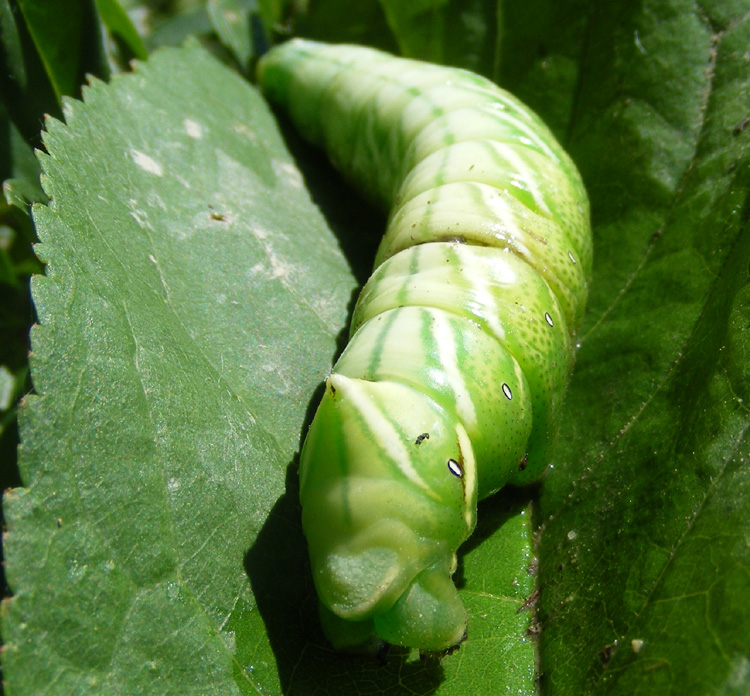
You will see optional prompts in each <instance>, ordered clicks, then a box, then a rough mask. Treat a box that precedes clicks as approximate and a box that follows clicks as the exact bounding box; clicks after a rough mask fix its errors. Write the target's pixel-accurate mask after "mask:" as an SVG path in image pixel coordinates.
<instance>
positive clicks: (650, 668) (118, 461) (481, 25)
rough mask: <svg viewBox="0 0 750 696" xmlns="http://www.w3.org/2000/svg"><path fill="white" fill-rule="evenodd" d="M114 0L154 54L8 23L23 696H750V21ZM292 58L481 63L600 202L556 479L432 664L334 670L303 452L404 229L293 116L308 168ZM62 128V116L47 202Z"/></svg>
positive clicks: (8, 399)
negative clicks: (287, 105) (294, 52)
mask: <svg viewBox="0 0 750 696" xmlns="http://www.w3.org/2000/svg"><path fill="white" fill-rule="evenodd" d="M122 4H123V6H125V7H127V9H129V10H130V11H131V15H130V16H131V18H133V19H134V20H135V26H136V27H137V28H138V30H139V32H140V38H138V36H137V35H135V34H134V33H133V32H132V31H131V29H132V26H131V25H130V24H129V22H127V21H125V20H123V15H122V13H118V8H119V5H118V4H117V3H115V2H112V1H109V2H96V3H94V2H82V1H79V0H75V1H73V0H66V2H65V3H59V2H50V3H45V2H37V3H34V8H33V12H32V11H31V9H30V5H31V3H26V2H23V1H22V0H2V2H0V28H1V29H2V45H3V53H2V56H0V57H1V58H2V61H3V69H4V70H3V74H4V75H6V76H10V77H8V78H6V82H4V83H3V84H2V86H0V90H2V91H1V92H0V95H2V98H3V103H4V109H5V111H4V113H3V115H2V117H0V123H1V125H2V127H1V128H0V137H1V138H2V140H1V141H0V167H1V170H0V175H2V179H3V180H4V181H5V184H4V193H5V201H4V203H3V204H2V206H0V226H1V227H0V231H2V234H3V235H4V236H3V237H2V239H1V240H0V241H2V244H0V291H1V292H2V295H1V296H0V301H2V313H1V314H0V330H2V341H0V346H2V349H1V350H0V363H1V366H2V367H3V368H4V369H3V370H2V371H1V372H0V397H2V398H1V399H0V410H1V411H2V416H3V420H2V432H1V433H0V434H1V435H2V450H1V454H2V475H3V481H4V484H5V486H9V485H13V486H17V485H18V484H19V482H20V481H22V482H23V484H24V485H25V486H27V488H26V489H20V488H16V489H14V490H13V491H12V492H9V493H6V495H5V499H4V514H5V515H6V523H7V525H8V531H7V534H6V535H5V537H4V545H5V551H6V563H7V574H8V580H9V584H10V589H9V592H8V594H10V593H11V592H12V594H13V598H12V599H10V600H6V602H5V603H4V604H3V617H2V632H3V640H4V642H5V648H4V653H3V669H4V677H5V680H6V691H7V693H9V694H23V695H25V694H36V693H44V692H50V693H56V694H66V693H92V694H94V693H95V694H132V693H154V694H157V693H158V694H167V693H179V694H199V693H200V694H214V693H216V694H227V693H294V694H312V693H330V694H336V693H346V694H350V693H353V692H364V693H373V694H376V693H390V694H402V693H409V694H427V693H432V692H435V693H439V694H450V693H457V694H475V693H476V694H488V693H489V694H495V693H505V692H506V690H507V689H509V688H511V687H513V689H514V690H515V691H518V690H519V689H523V690H525V691H524V692H525V693H530V692H533V690H534V689H538V690H539V692H541V693H547V694H553V695H556V694H570V695H571V696H572V695H575V696H578V695H580V694H591V693H602V694H628V695H629V694H655V693H659V694H680V695H682V694H746V693H749V692H750V601H748V599H749V598H750V573H748V568H750V544H749V543H748V539H750V473H749V469H748V457H749V456H750V451H749V448H748V439H747V431H748V423H750V418H748V410H747V404H748V403H749V402H748V398H749V395H748V387H749V386H750V367H749V366H750V359H749V358H750V306H749V303H750V295H749V293H750V290H749V289H748V288H749V285H748V266H749V263H750V232H749V231H748V217H749V216H750V204H749V203H748V191H749V190H750V167H749V166H748V165H749V159H750V140H749V138H750V122H748V118H750V108H749V107H748V100H747V95H748V94H750V55H749V54H748V48H747V47H748V46H750V3H748V2H747V0H742V1H740V0H723V1H721V2H719V1H714V2H708V3H703V4H702V5H701V6H696V5H694V4H693V3H689V2H686V1H684V0H641V1H640V2H630V1H626V0H622V1H620V0H615V1H614V2H608V3H596V2H591V3H583V2H576V1H571V2H546V1H545V0H539V1H535V2H531V3H515V2H488V1H485V0H468V1H459V0H453V1H450V0H443V1H438V0H419V1H415V2H409V3H404V2H402V1H401V0H381V1H380V2H374V1H362V2H357V3H350V2H343V1H342V0H309V2H303V0H297V1H296V2H282V1H281V0H277V1H276V2H273V1H265V2H261V1H258V2H256V1H255V0H215V1H211V2H208V3H203V2H198V1H192V0H181V1H178V0H172V1H167V0H165V1H164V2H160V3H152V4H151V6H150V7H149V8H145V7H144V6H141V5H139V4H138V3H136V2H131V3H122ZM45 8H46V10H45ZM66 9H67V12H65V10H66ZM146 10H147V11H146ZM60 12H63V15H64V18H65V21H62V20H61V19H60V14H59V13H60ZM92 22H93V23H94V25H95V26H97V27H98V26H99V24H98V23H99V22H102V25H101V26H102V28H103V29H104V31H103V32H100V31H98V30H97V31H96V32H94V33H92V32H91V29H90V27H91V25H92ZM87 27H88V29H87ZM50 28H55V31H50ZM289 35H304V36H310V37H313V38H318V39H322V40H328V41H354V42H359V43H365V44H368V45H373V46H378V47H382V48H386V49H388V50H392V51H395V52H400V53H404V54H406V55H411V56H415V57H419V58H423V59H427V60H433V61H437V62H443V63H447V64H451V65H459V66H462V67H468V68H470V69H472V70H475V71H478V72H481V73H483V74H485V75H487V76H488V77H490V78H492V79H494V80H496V81H498V82H499V84H501V85H502V86H504V87H506V88H508V89H510V90H511V91H513V92H515V93H516V94H517V95H518V96H519V97H520V98H522V99H523V100H525V101H526V102H527V103H529V104H530V105H531V106H532V107H533V108H535V109H536V110H537V111H538V112H539V113H540V114H541V115H542V116H543V118H544V119H545V120H546V121H547V122H548V123H549V124H550V126H551V127H552V128H553V130H554V131H555V132H556V134H557V135H558V136H559V137H560V138H561V140H562V141H563V142H564V143H565V144H566V147H567V148H568V149H569V151H570V152H571V154H572V155H573V157H574V159H575V160H576V162H577V163H578V165H579V167H580V169H581V172H582V174H583V177H584V180H585V182H586V184H587V188H588V190H589V193H590V198H591V203H592V213H593V223H594V236H595V268H594V278H593V283H592V287H591V295H590V300H589V305H588V311H587V314H586V317H585V320H584V326H583V328H582V331H581V333H580V336H579V340H580V344H581V347H580V351H579V355H578V362H577V367H576V372H575V374H574V378H573V381H572V384H571V387H570V390H569V394H568V397H567V401H566V414H565V420H564V424H563V428H562V433H563V435H562V437H561V441H560V444H559V447H558V451H557V454H556V457H555V462H554V466H553V468H552V470H551V471H550V473H549V475H548V476H547V478H546V479H545V481H544V482H543V483H542V484H541V486H539V487H538V488H536V489H533V490H530V491H516V492H509V493H507V494H504V495H501V496H499V497H498V498H496V499H494V500H492V501H488V502H487V503H486V504H484V505H483V506H482V507H481V508H480V511H479V513H480V515H479V516H480V528H479V529H478V532H477V535H476V536H475V537H474V538H473V539H472V540H471V541H470V542H469V545H468V548H467V549H466V550H465V556H464V559H463V563H462V569H461V571H460V578H459V581H460V582H462V583H463V587H464V589H463V591H464V593H465V596H466V597H467V599H468V602H469V604H470V611H471V612H472V615H473V616H475V617H478V618H477V620H475V621H474V624H473V629H472V630H473V633H472V634H471V639H470V641H469V643H468V644H467V646H466V647H465V648H464V649H462V650H461V651H459V653H457V654H456V655H454V656H452V657H451V658H448V659H447V660H444V661H443V663H442V664H440V665H437V664H431V663H419V662H414V661H413V660H411V659H409V658H407V657H406V656H404V655H401V654H395V655H391V656H390V659H389V661H388V663H387V665H385V666H381V665H379V664H378V663H377V662H374V661H363V660H357V659H355V660H347V659H345V658H341V657H340V656H336V655H333V654H332V653H330V652H329V651H327V649H326V648H325V644H324V643H323V642H322V640H321V638H320V635H319V632H318V629H317V626H316V623H315V619H314V598H313V596H312V593H311V588H310V583H309V578H308V576H307V573H308V572H309V571H308V570H307V566H306V559H305V555H304V543H303V540H302V538H301V533H300V531H299V519H298V518H299V513H298V509H297V501H296V474H295V466H296V459H295V453H296V452H297V450H298V447H299V442H300V436H301V434H302V432H303V431H304V426H305V423H306V422H309V417H310V410H311V408H312V407H313V406H314V404H315V402H316V399H315V396H314V392H315V389H316V386H317V385H318V384H319V382H320V380H321V378H322V376H323V375H324V374H325V370H326V369H327V368H328V367H329V366H330V364H331V362H332V360H333V358H334V356H335V354H336V350H337V346H340V343H341V336H343V335H344V333H345V325H346V318H347V311H348V309H349V306H350V302H351V299H352V296H353V293H354V292H355V290H356V287H357V285H358V284H361V282H362V281H363V280H364V279H365V278H366V276H367V273H368V269H369V266H370V263H371V259H372V254H373V249H374V245H375V244H376V243H377V237H378V235H379V233H380V232H379V230H380V229H381V227H382V220H381V219H380V218H378V217H376V216H374V214H373V212H372V211H371V210H369V209H367V208H366V207H364V205H363V204H362V203H361V202H360V201H359V200H358V199H356V197H354V196H352V195H351V193H350V192H349V191H347V190H346V189H345V188H344V187H343V185H342V184H341V182H340V181H339V180H338V179H337V178H336V175H335V174H334V173H333V172H332V171H331V169H330V167H329V166H328V165H327V163H326V162H325V161H324V158H322V157H321V156H320V155H319V154H318V153H315V152H313V151H312V150H310V149H309V148H307V147H306V146H304V144H302V143H300V142H299V141H298V140H297V139H296V138H295V136H294V134H293V133H291V132H289V131H288V129H287V128H286V124H285V123H284V122H283V120H282V121H281V126H282V129H283V132H284V134H285V137H286V146H287V147H288V148H290V149H291V151H292V153H293V156H294V161H295V162H296V164H297V166H299V167H300V169H301V170H302V173H303V174H304V180H303V179H302V178H300V175H299V173H297V172H296V169H295V168H294V166H293V165H292V160H291V159H290V157H289V155H288V153H287V152H286V150H285V146H284V145H283V144H282V141H281V140H280V139H279V136H278V134H277V133H276V130H275V125H274V120H273V119H272V117H271V115H270V113H268V112H267V111H266V108H265V106H264V105H263V102H262V100H261V99H260V98H259V97H258V96H257V94H255V93H253V92H252V90H251V89H250V88H249V87H248V86H247V84H246V82H245V81H243V79H241V78H240V77H239V75H242V76H244V77H245V78H248V77H251V76H252V66H253V57H254V56H255V55H257V53H258V52H259V51H261V50H263V48H264V47H265V46H266V45H268V44H269V43H271V42H273V41H275V40H278V39H280V38H283V37H285V36H289ZM188 37H192V38H193V43H191V45H190V47H189V48H186V49H181V50H180V51H170V52H166V53H158V54H156V55H153V57H152V58H151V59H150V60H149V62H148V63H147V64H146V65H145V66H141V67H140V68H139V69H138V71H137V72H136V74H135V76H127V75H126V76H122V77H117V78H115V80H114V82H113V84H112V85H111V86H108V85H106V84H104V83H97V84H96V85H95V87H94V88H93V89H90V90H89V91H88V93H87V94H86V96H85V99H86V104H85V106H84V105H82V104H80V103H78V102H71V103H69V105H68V106H66V107H63V102H62V101H61V97H62V95H63V94H70V95H72V96H79V89H80V85H81V81H82V77H81V76H82V74H84V73H86V72H87V73H90V74H94V75H98V76H99V77H101V78H102V79H107V78H109V76H110V73H118V72H119V71H123V70H125V71H127V70H129V68H128V60H130V58H132V57H133V56H142V55H145V54H144V52H145V51H146V50H148V51H149V52H153V51H154V50H156V49H157V48H159V47H160V46H165V45H172V46H174V45H179V44H181V43H182V42H183V41H184V40H185V39H186V38H188ZM195 38H197V39H199V40H200V42H201V43H202V45H203V46H204V48H205V49H208V50H209V51H211V52H212V53H213V54H214V56H215V58H209V57H208V55H207V54H206V53H205V51H204V50H199V49H198V48H197V47H196V46H195V43H194V39H195ZM144 46H145V48H144ZM73 48H74V49H75V50H72V49H73ZM63 54H64V56H65V60H62V59H59V58H54V59H51V58H49V56H59V55H63ZM221 63H224V65H225V66H229V68H228V67H224V66H222V65H221ZM233 71H234V72H233ZM8 80H10V82H9V81H8ZM44 112H47V113H52V114H53V115H55V116H58V117H62V115H63V113H64V114H65V121H66V122H67V127H66V126H62V125H61V124H59V123H52V124H50V126H49V134H48V135H47V136H45V142H46V147H47V148H48V149H49V151H50V153H51V154H52V157H51V158H49V157H47V156H43V157H42V159H43V161H44V162H45V171H46V176H47V181H46V183H45V190H46V192H47V194H52V195H53V197H54V198H55V204H54V206H53V207H52V208H47V207H46V206H45V204H46V202H47V198H46V195H45V193H44V192H43V191H42V190H41V188H40V185H39V180H38V175H39V167H38V165H37V163H36V161H35V160H34V158H33V156H32V151H31V145H34V146H39V144H40V142H41V141H40V139H39V129H40V124H41V123H42V114H43V113H44ZM186 120H187V121H188V125H186V124H185V121H186ZM192 121H195V122H200V123H201V124H202V125H203V126H204V130H203V131H202V132H201V135H202V139H198V138H196V137H195V131H194V127H193V126H190V125H189V123H191V122H192ZM206 124H210V127H209V128H206ZM241 124H246V125H247V126H248V128H249V129H245V128H243V127H242V126H241ZM191 133H192V135H191ZM248 133H254V134H255V136H254V138H253V137H250V136H248ZM158 143H161V145H158ZM147 148H152V149H150V150H148V153H149V157H151V156H152V155H153V158H152V159H149V158H146V159H144V158H143V157H142V156H141V155H142V154H143V152H144V150H146V149H147ZM134 152H135V154H134ZM155 152H156V153H158V155H159V156H158V157H156V155H155V154H154V153H155ZM138 153H141V155H139V154H138ZM134 162H140V165H139V167H140V171H139V172H138V175H137V176H135V175H134V174H133V171H137V168H135V169H134V167H133V163H134ZM154 163H156V164H154ZM159 163H161V166H162V170H161V173H160V174H159V173H155V172H158V165H159ZM306 191H307V192H309V193H310V194H311V195H312V196H313V198H314V200H315V203H316V204H317V205H318V206H319V207H320V209H321V211H322V213H323V215H324V216H325V220H324V218H323V217H322V216H320V215H319V214H318V213H317V212H316V211H315V209H314V208H313V207H312V206H311V204H310V201H309V200H308V199H307V193H306ZM32 201H37V202H38V203H39V205H40V207H39V208H37V211H36V213H35V217H34V223H33V224H32V221H31V219H30V217H29V215H28V208H27V204H28V203H29V202H32ZM329 227H330V228H332V229H333V232H334V234H331V232H330V231H329ZM300 231H304V233H303V234H302V235H301V236H300V237H297V238H295V237H294V236H293V233H295V234H297V235H299V234H300ZM188 232H189V233H190V234H189V235H188V234H187V233H188ZM37 234H38V235H39V236H40V237H42V242H43V243H42V244H41V246H40V247H38V249H37V251H38V253H39V257H40V258H41V259H42V261H45V262H47V264H48V265H47V268H46V277H45V278H44V279H41V278H37V279H36V280H35V281H34V302H35V309H36V312H37V313H38V321H39V324H40V325H41V326H40V328H38V329H35V330H34V331H35V333H34V334H33V335H32V338H33V342H32V346H33V348H34V356H33V359H32V363H31V365H32V374H31V377H32V382H33V389H34V390H35V391H36V393H37V394H38V395H40V396H35V397H32V398H30V399H29V400H28V404H27V405H26V406H24V408H23V409H22V414H23V415H22V418H21V441H22V443H23V448H22V452H21V456H20V463H21V468H20V481H19V473H18V469H17V468H16V466H15V457H14V456H13V455H14V452H13V449H14V444H15V436H16V427H15V404H16V401H17V399H18V397H19V396H21V395H22V394H24V393H25V392H28V391H29V390H30V389H31V388H32V382H29V381H28V378H27V366H26V361H25V359H24V358H25V353H26V347H27V343H26V341H27V338H26V331H25V327H27V326H28V325H29V324H30V322H31V320H32V312H33V310H32V306H31V304H30V301H29V294H28V289H27V288H28V286H27V282H28V278H29V276H30V275H31V274H32V273H38V272H39V271H40V270H41V264H40V262H39V261H38V260H37V259H36V258H35V257H34V255H33V254H32V252H31V247H30V244H31V242H32V241H33V240H34V239H35V235H37ZM187 237H190V240H191V241H190V243H189V244H187V243H186V242H185V239H186V238H187ZM299 239H303V240H304V243H302V242H300V241H299ZM151 257H153V259H152V258H151ZM258 264H261V265H258ZM269 264H270V266H269ZM269 267H270V268H271V272H270V273H268V271H267V268H269ZM253 268H255V269H256V270H255V272H253V273H251V272H250V271H251V270H252V269H253ZM263 269H266V270H263ZM337 340H338V342H337ZM532 531H533V532H534V534H535V541H536V546H535V552H536V555H537V557H538V572H537V575H536V576H535V578H536V581H537V583H538V587H539V589H540V594H539V598H538V601H537V604H536V618H535V621H534V624H533V626H532V630H533V631H535V630H537V629H538V630H539V635H538V638H537V639H536V641H537V642H536V643H531V642H530V641H531V639H530V638H529V639H528V641H527V643H525V644H524V645H516V649H517V650H516V652H513V651H512V650H510V649H509V648H508V646H509V645H513V643H512V642H510V643H509V642H508V641H507V639H504V638H503V635H504V633H506V634H508V635H514V634H515V633H517V631H518V629H517V625H514V624H513V623H512V621H511V622H510V623H508V624H504V623H502V622H500V620H499V618H498V617H499V616H500V607H501V606H502V605H503V604H504V602H505V600H506V599H507V600H510V601H508V608H509V611H508V614H509V615H510V616H513V615H515V611H516V609H517V608H518V606H519V605H520V604H521V603H522V599H519V597H520V598H523V597H524V596H525V594H527V591H526V588H527V587H528V583H529V582H530V579H529V578H528V577H525V578H521V579H520V580H519V584H518V588H517V591H518V597H515V598H510V597H505V595H504V594H503V590H502V587H503V584H502V580H503V578H506V579H507V577H508V576H509V574H510V576H511V577H512V574H513V573H514V572H516V570H514V564H513V562H511V561H510V560H509V559H512V558H513V557H514V554H515V553H518V552H519V549H521V550H522V549H523V548H525V546H524V545H525V544H528V540H529V534H530V533H531V532H532ZM513 540H515V541H513ZM115 561H116V562H115ZM521 616H522V617H523V615H521ZM523 618H524V620H526V623H527V625H528V618H527V617H523ZM514 632H515V633H514ZM532 645H533V646H536V649H537V655H538V661H539V662H538V677H539V678H538V680H537V681H536V682H534V681H533V679H530V677H529V675H530V674H531V670H533V655H531V653H530V652H529V651H528V648H529V646H532ZM524 649H526V650H525V651H524ZM506 650H507V652H506ZM529 655H531V658H530V657H529ZM530 660H531V661H530ZM515 679H518V681H514V680H515Z"/></svg>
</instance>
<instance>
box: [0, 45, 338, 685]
mask: <svg viewBox="0 0 750 696" xmlns="http://www.w3.org/2000/svg"><path fill="white" fill-rule="evenodd" d="M65 115H66V121H67V125H65V126H63V125H62V124H60V123H58V122H52V123H50V127H49V130H48V133H47V135H46V138H45V143H46V146H47V148H48V151H49V153H50V155H49V156H48V157H44V158H43V170H44V180H45V187H46V190H47V193H48V194H49V195H50V197H51V199H52V201H53V203H52V205H51V207H49V208H47V207H44V206H39V207H38V208H37V209H36V211H35V220H36V224H37V229H38V233H39V236H40V239H41V245H39V246H38V247H37V249H38V252H39V255H40V256H41V257H42V258H43V260H44V261H46V263H47V273H46V276H45V277H43V278H42V277H37V278H36V279H35V282H34V286H33V292H34V300H35V303H36V308H37V312H38V316H39V324H40V326H38V327H37V328H36V329H35V330H34V332H33V336H32V341H33V350H34V353H33V359H32V364H33V374H34V385H35V388H36V391H37V396H34V397H30V398H29V399H28V400H27V402H26V405H25V407H24V408H23V409H22V428H23V435H22V451H21V457H20V467H21V473H22V476H23V479H24V483H25V484H26V486H27V488H25V489H20V490H17V491H14V492H11V493H9V494H8V495H7V496H6V500H5V512H6V516H7V517H6V519H7V525H8V531H7V533H6V535H5V553H6V563H7V577H8V581H9V584H10V585H11V587H12V589H13V591H14V594H15V596H14V597H13V598H12V600H10V601H9V602H8V603H7V604H6V606H5V611H4V614H5V615H4V618H3V635H4V639H5V642H6V649H5V653H4V673H5V678H6V680H7V683H8V685H9V691H10V692H11V693H18V694H36V693H43V692H45V691H49V689H53V690H54V692H55V693H57V694H65V693H92V694H93V693H97V694H101V693H154V694H156V693H160V694H166V693H180V694H185V693H216V694H227V693H232V692H237V693H249V692H253V691H255V690H256V689H257V688H259V687H260V686H263V687H264V688H270V685H272V684H273V682H274V678H275V667H274V665H273V660H272V659H271V653H270V651H269V649H268V647H267V645H266V647H265V648H264V647H263V634H264V629H263V622H262V618H261V617H260V616H259V615H258V612H257V607H256V602H255V601H254V600H253V595H252V592H251V589H250V582H249V580H248V576H247V573H246V571H245V566H244V563H245V560H244V559H245V555H246V553H247V551H248V549H249V548H250V546H251V545H252V543H253V539H254V537H255V536H256V535H257V534H258V531H259V530H260V529H261V528H262V527H263V525H265V524H267V523H268V517H269V513H270V512H271V510H272V508H273V506H274V502H275V501H276V499H277V498H278V497H279V496H280V495H281V494H282V493H283V491H284V487H285V478H286V470H287V468H288V467H291V468H292V469H293V468H294V465H293V464H292V460H293V457H294V454H295V451H296V449H297V447H298V442H299V434H300V432H301V429H302V427H303V424H304V422H305V414H306V410H307V408H308V402H309V400H310V396H311V394H312V393H313V391H314V390H315V387H316V385H317V383H318V382H319V381H320V380H321V378H322V377H323V375H324V374H325V371H326V369H327V366H328V365H329V364H330V360H331V358H332V356H333V354H334V351H335V346H336V343H335V336H336V333H337V332H338V331H339V330H340V328H341V326H342V325H343V323H344V321H345V317H346V307H347V303H348V301H349V297H350V293H351V290H352V287H353V280H352V277H351V275H350V273H349V272H348V270H347V267H346V265H345V263H344V261H343V257H342V255H341V253H340V252H339V251H338V249H337V244H336V242H335V240H334V239H333V237H332V236H331V234H330V232H328V231H327V228H326V227H325V225H324V223H323V221H322V218H321V217H320V215H319V213H317V211H316V210H315V208H314V207H313V206H312V204H311V202H310V200H309V198H308V196H307V194H306V193H305V191H304V187H303V184H302V179H301V176H300V173H299V171H298V170H297V168H296V167H295V166H294V165H293V164H292V162H291V161H290V159H289V157H288V155H287V154H286V152H285V150H284V147H283V145H282V144H281V141H280V139H279V137H278V135H277V133H276V131H275V127H274V125H273V121H272V119H271V117H270V115H269V113H268V111H267V109H266V108H265V106H264V103H263V101H262V100H261V99H260V97H259V96H258V95H257V94H256V92H255V91H254V90H252V89H251V88H250V87H249V86H248V85H247V84H246V83H244V82H243V81H242V80H241V79H240V78H239V77H237V76H236V75H234V74H232V73H231V72H230V71H228V70H227V69H225V68H222V67H221V65H220V64H218V63H217V62H215V61H214V60H213V59H211V58H209V57H207V55H206V54H204V53H203V52H202V51H201V50H198V49H195V48H191V49H184V50H173V51H167V52H164V53H162V54H160V55H158V56H156V57H155V58H154V59H153V60H152V61H150V62H149V63H147V64H144V65H141V66H139V67H138V70H137V72H136V74H135V75H134V76H128V77H124V78H122V79H119V78H118V79H116V80H115V81H114V83H113V85H112V86H111V87H107V86H105V85H104V84H102V83H96V84H94V85H93V86H92V87H91V88H89V89H88V90H87V91H86V103H85V104H82V103H80V102H75V101H69V102H67V103H66V108H65ZM297 536H299V534H297ZM277 544H278V546H277V548H276V549H275V550H274V554H271V555H269V556H267V557H264V558H263V559H262V561H261V569H260V571H259V572H261V573H263V572H274V571H273V567H274V564H275V563H276V562H277V559H276V558H275V553H276V552H277V551H278V550H279V548H280V547H281V546H282V545H283V539H282V540H277ZM302 553H303V554H304V550H302ZM301 560H304V556H302V559H301ZM298 581H299V582H301V580H299V579H298ZM248 653H252V655H253V656H254V659H255V660H259V661H261V662H262V664H265V667H264V668H263V667H261V666H260V665H258V663H256V666H258V670H257V673H256V674H251V673H249V672H248V671H246V667H249V666H250V664H251V662H252V659H253V658H252V657H251V656H250V655H249V654H248Z"/></svg>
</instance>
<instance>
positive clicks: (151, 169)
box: [130, 150, 164, 176]
mask: <svg viewBox="0 0 750 696" xmlns="http://www.w3.org/2000/svg"><path fill="white" fill-rule="evenodd" d="M130 154H131V155H132V156H133V162H135V163H136V164H137V165H138V166H139V167H140V168H141V169H143V171H145V172H148V173H149V174H154V175H155V176H162V174H163V173H164V172H163V170H162V168H161V165H160V164H159V163H158V162H157V161H156V160H155V159H153V158H152V157H149V156H148V155H147V154H146V153H144V152H141V151H140V150H131V151H130Z"/></svg>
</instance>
